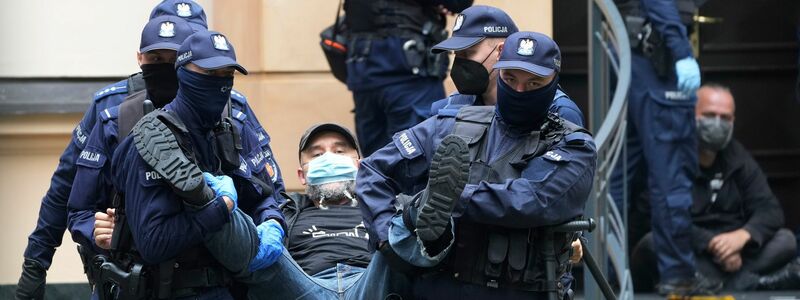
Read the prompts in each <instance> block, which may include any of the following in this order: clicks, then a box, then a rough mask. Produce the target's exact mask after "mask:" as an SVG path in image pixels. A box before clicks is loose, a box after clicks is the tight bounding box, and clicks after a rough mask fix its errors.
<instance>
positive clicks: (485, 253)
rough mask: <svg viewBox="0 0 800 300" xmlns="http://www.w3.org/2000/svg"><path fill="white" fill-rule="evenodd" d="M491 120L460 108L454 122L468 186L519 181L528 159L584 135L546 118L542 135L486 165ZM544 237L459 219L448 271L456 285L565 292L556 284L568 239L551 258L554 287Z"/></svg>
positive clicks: (560, 239)
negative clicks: (466, 159)
mask: <svg viewBox="0 0 800 300" xmlns="http://www.w3.org/2000/svg"><path fill="white" fill-rule="evenodd" d="M493 120H494V107H493V106H467V107H464V108H461V109H460V110H459V113H458V115H457V117H456V123H455V126H454V128H453V132H452V134H455V135H459V136H461V137H463V138H465V140H466V141H467V143H468V144H469V151H470V160H471V164H470V174H469V183H470V184H477V183H479V182H480V181H487V182H490V183H498V182H502V181H503V180H505V179H509V178H519V177H520V175H521V172H522V170H523V169H524V168H525V166H526V165H527V163H528V161H529V160H530V159H532V158H534V157H537V156H541V155H543V154H544V153H545V152H547V151H548V149H550V148H551V147H552V146H553V145H555V144H557V143H558V142H559V141H560V140H561V139H563V137H564V136H566V135H568V134H570V133H573V132H579V131H580V132H587V131H586V130H585V129H583V128H581V127H579V126H577V125H575V124H573V123H571V122H569V121H566V120H563V119H561V118H559V117H558V116H557V115H555V114H550V115H549V116H548V120H547V121H546V123H545V125H543V126H542V130H540V131H534V132H531V133H530V134H529V135H528V136H527V138H526V140H525V142H522V143H520V144H519V145H518V146H516V147H515V148H513V149H511V150H509V151H508V152H507V153H506V154H503V156H502V157H500V158H498V159H496V160H495V161H493V162H492V163H487V162H488V157H487V155H486V148H487V146H488V145H487V144H488V143H487V140H488V138H487V137H486V136H487V132H488V130H489V128H490V126H491V125H492V122H493ZM587 133H588V132H587ZM544 234H545V233H544V230H538V229H536V228H531V229H514V228H505V227H500V226H491V225H486V224H478V223H474V222H470V221H469V220H466V218H459V219H457V220H456V225H455V243H454V245H453V248H452V250H451V253H450V255H449V256H448V263H447V267H446V268H447V269H448V271H449V272H452V275H453V276H454V278H456V279H457V280H461V281H466V282H470V283H474V284H479V285H486V286H488V287H493V288H511V289H519V290H526V291H542V292H544V291H551V290H558V291H560V292H563V290H562V289H561V288H562V286H561V284H560V282H558V278H560V277H561V276H562V275H563V274H564V272H566V267H567V265H566V262H567V259H568V257H569V249H570V244H571V239H570V237H569V236H568V234H563V235H557V236H556V237H555V241H554V243H553V245H555V246H554V248H555V249H553V250H554V251H553V252H554V253H555V254H556V258H555V259H556V261H557V262H558V265H559V267H558V269H557V273H558V274H557V275H556V276H555V277H554V278H556V280H555V282H547V276H546V273H545V266H544V253H545V251H544V249H543V244H544V243H542V242H541V241H543V239H544V238H545V237H544Z"/></svg>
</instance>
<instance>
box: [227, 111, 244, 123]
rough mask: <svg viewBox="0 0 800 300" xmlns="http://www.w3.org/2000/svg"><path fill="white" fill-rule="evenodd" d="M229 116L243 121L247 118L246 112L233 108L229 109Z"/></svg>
mask: <svg viewBox="0 0 800 300" xmlns="http://www.w3.org/2000/svg"><path fill="white" fill-rule="evenodd" d="M231 116H233V118H234V119H237V120H239V121H241V122H244V120H245V119H247V114H245V113H243V112H242V111H240V110H238V109H235V108H233V109H231Z"/></svg>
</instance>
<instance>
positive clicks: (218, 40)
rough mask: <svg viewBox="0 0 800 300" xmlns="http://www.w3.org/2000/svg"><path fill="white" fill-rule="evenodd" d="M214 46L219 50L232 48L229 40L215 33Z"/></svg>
mask: <svg viewBox="0 0 800 300" xmlns="http://www.w3.org/2000/svg"><path fill="white" fill-rule="evenodd" d="M213 39H214V48H215V49H217V50H224V51H228V50H231V49H230V48H228V41H226V40H225V37H224V36H222V35H219V34H216V35H214V37H213Z"/></svg>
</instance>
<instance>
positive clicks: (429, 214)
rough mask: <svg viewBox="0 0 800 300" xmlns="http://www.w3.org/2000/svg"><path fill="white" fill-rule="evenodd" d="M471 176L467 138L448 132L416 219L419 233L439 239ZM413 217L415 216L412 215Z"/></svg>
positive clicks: (432, 163) (429, 178)
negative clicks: (465, 139)
mask: <svg viewBox="0 0 800 300" xmlns="http://www.w3.org/2000/svg"><path fill="white" fill-rule="evenodd" d="M468 177H469V147H468V146H467V143H466V142H465V141H464V139H462V138H460V137H458V136H455V135H448V136H446V137H445V138H444V139H442V143H441V144H439V147H438V148H436V153H434V155H433V158H432V159H431V168H430V171H429V173H428V186H427V188H426V189H425V191H423V193H422V197H420V199H419V206H418V211H417V214H416V216H415V217H416V218H415V219H412V220H413V221H414V225H415V227H416V233H417V236H418V237H419V238H420V239H421V240H422V241H423V242H428V241H436V240H438V239H439V238H440V237H441V236H442V235H443V233H444V232H445V231H446V229H447V230H449V229H448V228H450V216H451V214H452V212H453V207H455V204H456V201H458V199H459V197H461V192H462V191H463V190H464V186H465V185H466V184H467V178H468ZM412 217H413V216H412Z"/></svg>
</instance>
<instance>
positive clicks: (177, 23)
mask: <svg viewBox="0 0 800 300" xmlns="http://www.w3.org/2000/svg"><path fill="white" fill-rule="evenodd" d="M192 33H194V30H193V29H192V28H191V27H189V23H188V22H186V20H184V19H181V18H179V17H175V16H160V17H155V18H153V19H150V21H149V22H147V24H146V25H144V29H142V39H141V41H140V42H139V52H141V53H145V52H147V51H150V50H156V49H167V50H175V51H178V49H179V48H180V47H181V44H182V43H183V41H184V40H186V38H187V37H189V36H190V35H192Z"/></svg>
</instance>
